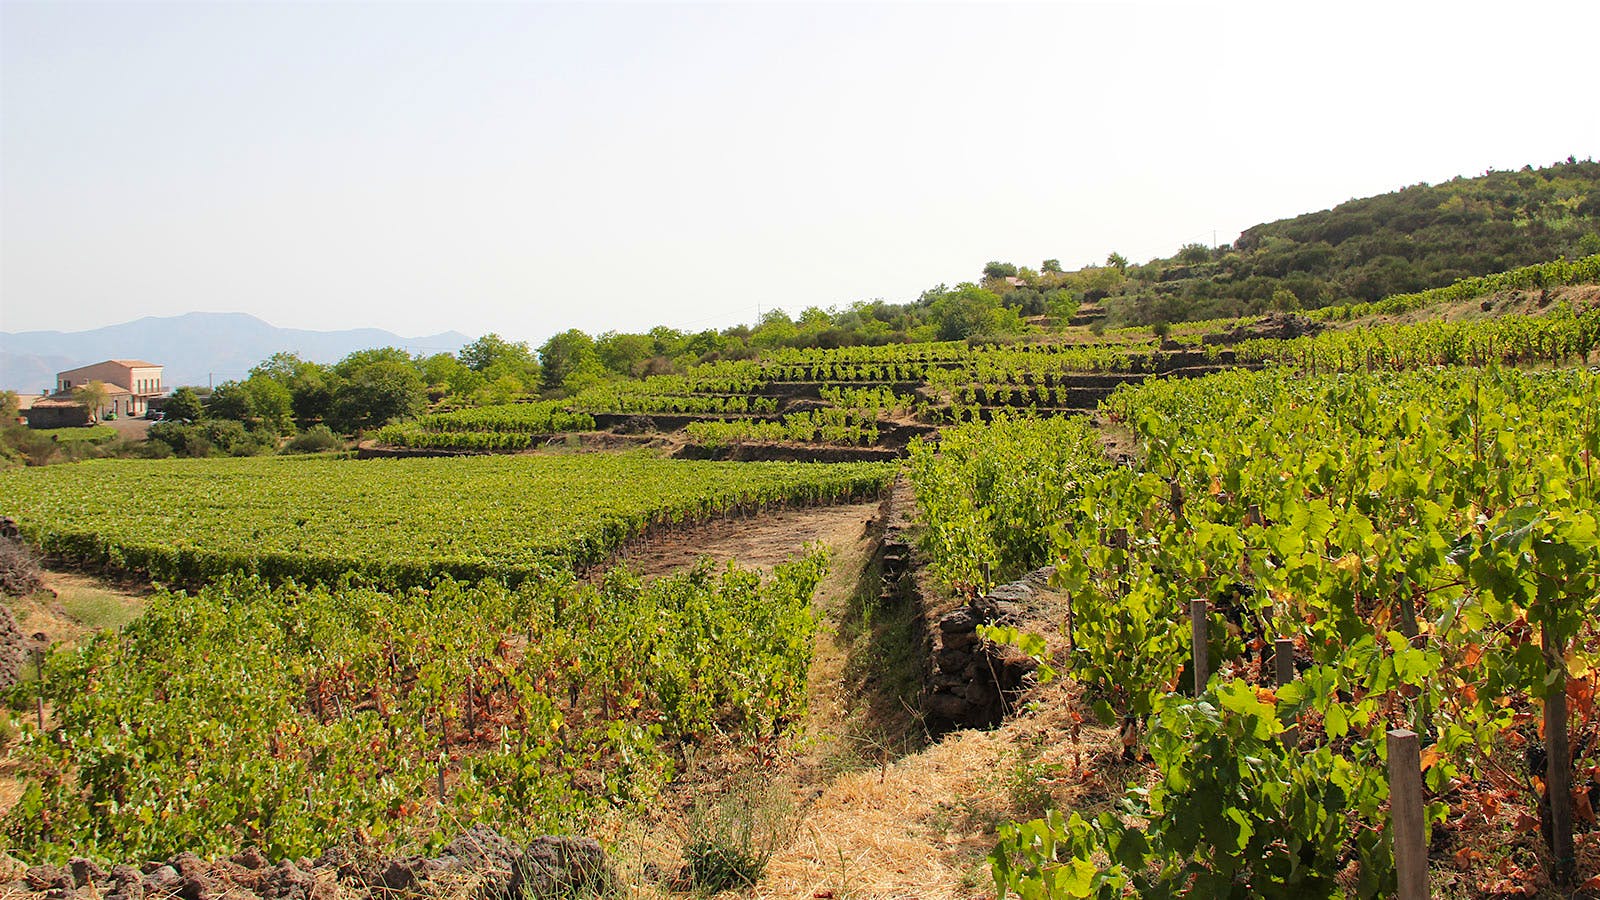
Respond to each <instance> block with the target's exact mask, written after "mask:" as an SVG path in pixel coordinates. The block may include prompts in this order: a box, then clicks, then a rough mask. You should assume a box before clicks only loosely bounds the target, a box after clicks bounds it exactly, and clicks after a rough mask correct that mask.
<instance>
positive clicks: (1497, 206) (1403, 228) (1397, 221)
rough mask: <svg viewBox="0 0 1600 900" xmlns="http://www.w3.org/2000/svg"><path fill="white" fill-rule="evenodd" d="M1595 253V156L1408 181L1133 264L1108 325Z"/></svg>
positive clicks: (1111, 303)
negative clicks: (1225, 241)
mask: <svg viewBox="0 0 1600 900" xmlns="http://www.w3.org/2000/svg"><path fill="white" fill-rule="evenodd" d="M1596 252H1600V163H1596V162H1593V161H1590V160H1584V161H1573V160H1570V159H1569V161H1567V162H1565V163H1558V164H1556V165H1553V166H1549V167H1546V168H1542V169H1534V168H1532V167H1524V168H1523V169H1521V170H1518V171H1515V172H1494V171H1491V172H1488V173H1485V174H1484V175H1481V176H1478V177H1476V178H1459V177H1458V178H1454V179H1451V180H1450V181H1447V182H1445V183H1443V184H1437V185H1428V184H1416V185H1412V186H1410V187H1405V188H1402V189H1400V190H1397V191H1393V192H1391V193H1387V194H1381V195H1379V196H1376V197H1367V198H1364V199H1359V200H1351V201H1349V202H1346V203H1341V204H1339V205H1338V206H1335V207H1334V208H1332V209H1329V210H1323V211H1321V212H1313V213H1307V214H1305V215H1301V216H1296V217H1295V218H1292V219H1283V220H1280V221H1277V222H1267V223H1264V224H1261V225H1255V226H1253V227H1251V228H1247V229H1245V231H1244V232H1243V233H1242V234H1240V235H1239V237H1238V239H1237V240H1236V241H1234V242H1233V243H1232V244H1231V245H1223V246H1221V247H1216V248H1207V247H1203V246H1200V245H1190V246H1187V247H1184V248H1182V249H1181V250H1180V251H1179V252H1178V253H1176V254H1174V255H1173V256H1171V257H1169V258H1166V259H1155V260H1151V261H1150V262H1149V263H1147V264H1145V265H1142V266H1130V267H1128V268H1127V269H1126V273H1125V274H1126V277H1125V279H1124V280H1122V282H1121V284H1119V285H1118V286H1117V288H1116V289H1115V290H1114V291H1112V292H1111V296H1110V297H1109V299H1108V303H1107V305H1108V307H1109V309H1110V313H1111V317H1112V319H1113V320H1115V321H1125V322H1140V323H1149V322H1154V321H1184V320H1194V319H1212V318H1221V317H1226V316H1234V315H1246V314H1251V313H1259V312H1262V311H1265V310H1268V309H1273V308H1290V309H1294V308H1304V309H1315V308H1319V307H1323V306H1329V305H1334V304H1340V303H1348V302H1352V301H1356V302H1363V301H1373V300H1377V299H1379V298H1381V297H1385V296H1388V295H1391V294H1401V293H1407V292H1411V291H1419V290H1424V289H1426V288H1432V287H1439V286H1442V285H1446V284H1450V283H1451V282H1453V281H1455V280H1457V279H1459V278H1466V277H1469V276H1474V275H1484V274H1487V273H1490V272H1498V271H1503V270H1506V269H1511V268H1515V267H1517V266H1524V265H1529V264H1531V263H1535V262H1541V261H1543V260H1548V259H1555V258H1556V257H1559V256H1566V257H1568V258H1575V257H1578V256H1586V255H1589V254H1593V253H1596Z"/></svg>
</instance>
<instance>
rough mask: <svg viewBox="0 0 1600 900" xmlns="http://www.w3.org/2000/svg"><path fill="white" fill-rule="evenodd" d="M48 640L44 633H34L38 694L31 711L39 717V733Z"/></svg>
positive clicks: (41, 723) (41, 730) (34, 669)
mask: <svg viewBox="0 0 1600 900" xmlns="http://www.w3.org/2000/svg"><path fill="white" fill-rule="evenodd" d="M46 640H48V638H47V637H46V636H45V633H44V632H42V631H40V632H36V633H35V634H34V636H33V674H34V675H35V676H36V678H37V683H38V694H37V696H35V697H34V704H33V710H34V712H35V713H36V714H37V715H38V717H39V733H40V734H43V733H44V648H45V641H46Z"/></svg>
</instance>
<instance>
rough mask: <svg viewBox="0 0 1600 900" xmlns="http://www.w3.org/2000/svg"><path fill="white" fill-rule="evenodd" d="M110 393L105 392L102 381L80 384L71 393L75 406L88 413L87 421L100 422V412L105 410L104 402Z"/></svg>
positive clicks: (104, 385)
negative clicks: (75, 402)
mask: <svg viewBox="0 0 1600 900" xmlns="http://www.w3.org/2000/svg"><path fill="white" fill-rule="evenodd" d="M110 396H111V392H110V391H108V390H106V383H105V382H104V381H91V382H88V383H87V384H81V385H79V386H78V387H77V388H75V389H74V390H73V391H72V399H73V400H75V401H77V404H78V405H79V406H81V407H83V408H84V409H86V410H88V411H89V421H91V422H98V421H100V410H102V409H104V408H105V405H106V400H107V399H108V398H109V397H110Z"/></svg>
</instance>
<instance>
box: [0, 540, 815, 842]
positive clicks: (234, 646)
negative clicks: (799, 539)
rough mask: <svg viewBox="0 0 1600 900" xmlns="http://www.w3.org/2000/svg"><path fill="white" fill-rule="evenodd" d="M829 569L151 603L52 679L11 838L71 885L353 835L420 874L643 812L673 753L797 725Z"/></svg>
mask: <svg viewBox="0 0 1600 900" xmlns="http://www.w3.org/2000/svg"><path fill="white" fill-rule="evenodd" d="M825 565H826V562H825V559H824V558H823V556H821V555H820V554H813V555H810V556H806V557H802V558H800V559H797V560H796V561H794V562H792V563H790V564H787V565H784V566H780V567H779V568H778V570H777V571H776V572H775V573H774V574H773V575H772V576H771V577H770V578H767V579H763V578H761V577H760V576H759V575H758V574H756V573H754V572H746V571H738V570H729V571H725V572H712V571H707V570H704V569H701V570H696V571H693V572H689V573H686V574H683V575H680V576H676V577H673V578H668V579H659V580H656V581H652V582H650V583H649V584H640V583H639V582H638V581H636V580H633V579H631V578H630V577H629V576H627V575H626V574H624V573H622V572H620V571H617V572H613V573H611V574H610V575H609V576H608V577H607V578H606V579H605V580H604V582H603V583H601V584H600V585H598V586H595V585H589V584H584V583H581V582H578V581H575V580H574V578H573V576H572V575H571V574H570V572H559V571H553V572H551V573H549V574H548V575H546V576H545V577H543V578H540V579H537V580H534V579H530V580H528V581H525V582H524V583H523V584H522V586H521V587H519V588H517V589H515V590H511V589H508V588H505V587H504V586H501V585H498V584H496V583H494V582H484V583H481V584H479V585H477V586H469V585H466V584H463V583H460V582H455V581H450V580H445V581H441V582H438V583H435V584H434V585H432V586H431V587H429V588H427V589H420V588H419V589H412V590H409V591H404V592H382V591H377V590H373V589H365V588H354V587H338V588H328V587H316V588H304V587H295V586H292V585H291V586H285V587H280V588H275V589H274V588H270V587H268V586H267V585H265V584H264V583H263V582H261V581H259V580H246V579H236V578H225V579H222V580H220V581H218V582H217V583H215V584H213V585H211V586H209V587H206V588H205V589H203V590H200V591H199V592H197V593H194V594H183V593H162V594H160V595H158V596H157V597H156V598H154V599H153V601H152V602H151V604H150V607H149V609H148V610H147V611H146V612H145V614H144V615H143V616H141V617H140V618H139V619H138V621H136V622H135V623H134V624H132V625H130V626H129V627H128V628H127V629H125V630H124V631H122V632H121V633H115V634H111V633H108V634H107V635H105V636H103V637H102V638H101V639H99V640H97V641H95V642H94V643H93V644H92V645H91V646H89V647H88V648H87V649H86V650H85V651H84V652H82V653H77V654H58V655H56V656H53V657H52V658H51V661H50V663H49V668H48V670H47V671H46V672H45V677H44V678H43V680H42V682H40V683H41V684H42V685H43V688H42V690H43V697H44V699H45V700H46V701H47V702H48V703H50V704H51V705H52V708H53V709H54V716H55V719H56V727H55V729H54V730H53V732H52V733H51V734H50V735H48V736H46V735H42V734H39V733H37V732H29V733H28V734H27V735H26V736H24V737H23V739H22V743H21V745H20V748H19V750H18V755H19V756H20V758H21V760H22V764H23V765H24V766H26V767H28V769H29V770H30V771H33V772H36V773H37V778H36V779H34V780H31V781H30V782H29V785H28V788H27V792H26V793H25V794H24V795H23V797H22V798H21V800H20V802H18V804H17V806H16V807H15V809H13V810H12V812H11V814H10V815H9V816H8V817H7V818H6V819H5V820H4V825H3V828H4V832H5V834H6V836H7V838H8V840H9V841H10V845H11V847H12V848H14V852H22V853H26V854H27V855H28V856H29V858H30V859H35V860H39V861H59V862H64V861H65V860H66V859H67V858H68V857H72V856H85V855H87V856H92V857H97V858H101V859H111V860H119V859H148V858H155V857H157V856H161V857H166V856H170V855H172V854H174V853H177V852H178V851H180V850H181V851H192V852H196V853H199V854H201V855H203V856H211V855H216V854H227V853H232V852H235V851H237V850H238V849H239V848H241V847H246V846H253V847H258V848H260V849H261V850H263V851H264V852H266V853H267V854H269V855H270V856H271V857H272V858H274V859H280V858H294V857H299V856H304V855H314V854H317V853H320V852H321V851H322V849H323V848H325V847H327V846H328V845H329V842H330V841H336V840H340V839H342V838H343V837H344V836H347V835H351V834H353V833H356V832H357V831H359V832H361V833H362V834H365V835H366V836H367V838H368V840H372V841H376V842H378V843H380V844H400V845H402V846H405V845H414V846H421V847H424V848H428V849H437V848H438V847H440V846H442V845H443V844H444V843H445V842H446V841H447V840H449V838H450V837H451V836H452V828H453V827H454V821H456V820H459V819H460V818H467V819H468V820H470V821H474V822H480V823H487V824H493V825H494V826H496V827H497V828H499V829H501V830H502V831H503V832H504V833H505V834H508V835H517V836H520V835H532V834H541V833H547V832H549V831H550V830H553V829H554V830H560V829H561V828H563V827H564V826H567V825H568V824H569V823H571V822H572V821H574V820H576V819H577V818H579V817H580V816H582V815H583V814H584V813H585V811H586V810H592V809H593V808H595V807H597V806H610V805H616V806H621V807H628V806H631V805H633V804H637V803H639V802H640V801H642V800H646V799H649V798H650V797H652V796H653V795H654V793H655V792H656V791H657V790H658V789H659V787H660V786H661V784H662V783H663V782H664V781H665V780H667V779H668V778H670V777H671V775H672V772H673V767H674V759H675V754H674V748H675V747H677V746H679V745H681V744H682V743H684V742H688V741H693V740H696V739H699V738H703V737H706V736H708V735H710V734H711V733H713V732H730V731H731V732H734V733H737V734H741V735H745V736H746V737H747V738H748V739H751V740H755V739H758V738H762V737H769V738H770V737H771V736H772V735H773V734H775V733H778V732H781V731H782V723H783V722H784V721H792V720H793V719H794V718H795V717H797V716H798V715H799V714H800V713H801V712H803V710H804V705H805V694H804V686H805V673H806V667H807V663H808V662H809V660H810V655H811V633H812V628H813V619H812V613H811V605H810V604H811V594H812V590H813V588H814V587H815V585H816V582H817V579H818V578H819V577H820V575H821V572H822V571H823V569H824V567H825Z"/></svg>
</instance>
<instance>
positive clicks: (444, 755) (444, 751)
mask: <svg viewBox="0 0 1600 900" xmlns="http://www.w3.org/2000/svg"><path fill="white" fill-rule="evenodd" d="M449 758H450V731H449V728H448V726H446V725H445V724H444V704H440V705H439V774H438V778H439V805H440V806H443V805H444V764H445V760H447V759H449Z"/></svg>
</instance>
